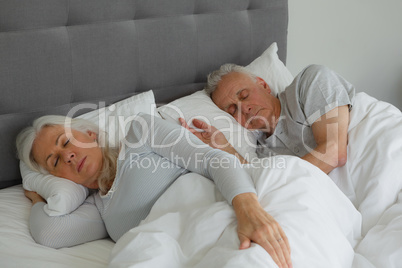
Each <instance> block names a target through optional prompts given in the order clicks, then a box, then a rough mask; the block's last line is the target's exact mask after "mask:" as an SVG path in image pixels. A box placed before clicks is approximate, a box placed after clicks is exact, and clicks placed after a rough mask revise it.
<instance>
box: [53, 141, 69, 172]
mask: <svg viewBox="0 0 402 268" xmlns="http://www.w3.org/2000/svg"><path fill="white" fill-rule="evenodd" d="M69 142H70V139H68V140H67V141H66V142H65V143H64V144H63V147H66V146H67V145H68V143H69ZM59 159H60V157H57V158H56V162H54V167H56V166H57V163H58V162H59Z"/></svg>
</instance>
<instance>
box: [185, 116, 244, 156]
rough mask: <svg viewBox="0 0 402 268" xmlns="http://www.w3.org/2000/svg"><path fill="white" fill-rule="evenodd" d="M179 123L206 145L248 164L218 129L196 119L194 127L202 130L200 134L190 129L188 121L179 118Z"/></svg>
mask: <svg viewBox="0 0 402 268" xmlns="http://www.w3.org/2000/svg"><path fill="white" fill-rule="evenodd" d="M179 122H180V124H181V126H182V127H184V128H186V129H188V130H189V131H190V132H191V133H193V134H194V135H195V136H196V137H197V138H199V139H200V140H201V141H202V142H204V143H205V144H208V145H209V146H211V147H212V148H215V149H220V150H222V151H225V152H227V153H230V154H232V155H234V156H236V157H237V158H238V159H239V160H240V163H242V164H247V163H248V162H247V161H246V159H244V158H243V156H241V155H240V154H239V153H238V152H237V151H236V149H235V148H234V147H233V145H232V144H230V143H229V142H228V140H227V139H226V137H225V135H223V133H222V132H221V131H220V130H219V129H217V128H216V127H214V126H211V125H208V124H207V123H205V122H203V121H201V120H198V119H194V120H193V124H194V126H195V127H197V128H199V129H201V130H202V132H199V131H197V130H196V129H194V128H190V126H189V125H188V124H187V123H186V121H185V120H184V119H183V118H179Z"/></svg>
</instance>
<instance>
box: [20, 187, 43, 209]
mask: <svg viewBox="0 0 402 268" xmlns="http://www.w3.org/2000/svg"><path fill="white" fill-rule="evenodd" d="M24 194H25V196H26V197H28V198H29V199H30V200H31V201H32V205H35V204H36V203H38V202H45V203H46V200H45V199H43V198H42V196H40V195H39V194H38V193H37V192H34V191H28V190H24Z"/></svg>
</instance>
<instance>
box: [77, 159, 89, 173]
mask: <svg viewBox="0 0 402 268" xmlns="http://www.w3.org/2000/svg"><path fill="white" fill-rule="evenodd" d="M85 160H87V157H86V156H85V157H84V158H83V159H81V161H80V162H78V164H77V171H78V172H80V171H81V169H82V168H83V167H84V164H85Z"/></svg>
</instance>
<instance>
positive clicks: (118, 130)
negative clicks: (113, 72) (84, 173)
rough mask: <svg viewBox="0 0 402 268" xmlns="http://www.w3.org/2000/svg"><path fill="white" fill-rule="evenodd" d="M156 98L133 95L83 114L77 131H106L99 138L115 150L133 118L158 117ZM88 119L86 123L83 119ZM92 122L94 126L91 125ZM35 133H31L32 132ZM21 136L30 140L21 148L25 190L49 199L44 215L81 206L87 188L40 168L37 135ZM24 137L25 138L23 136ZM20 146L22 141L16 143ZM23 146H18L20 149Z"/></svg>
mask: <svg viewBox="0 0 402 268" xmlns="http://www.w3.org/2000/svg"><path fill="white" fill-rule="evenodd" d="M155 108H156V105H155V99H154V95H153V92H152V91H148V92H144V93H141V94H137V95H134V96H132V97H130V98H127V99H125V100H122V101H120V102H117V103H115V104H112V105H110V106H108V107H104V108H101V109H99V110H94V111H92V112H89V113H87V114H84V115H81V116H79V117H78V119H77V120H76V119H74V120H73V124H74V128H77V129H78V130H81V131H86V130H90V131H94V132H96V133H98V134H103V133H104V132H105V131H104V130H107V131H109V135H107V136H102V135H101V136H99V138H100V140H99V141H100V142H102V139H106V138H107V139H108V143H109V144H112V145H113V147H115V146H116V144H117V145H118V144H119V140H121V139H122V138H124V137H125V134H126V132H127V129H126V126H127V125H128V124H129V121H130V120H131V119H133V117H134V116H135V115H136V114H138V113H140V112H143V113H148V114H153V115H157V113H156V112H155ZM48 119H49V118H46V117H44V118H42V119H41V120H38V122H37V123H36V124H37V125H38V127H37V130H34V131H33V132H35V131H36V132H37V131H38V130H39V129H40V125H43V124H42V123H41V122H40V121H42V122H45V121H46V122H47V121H49V120H48ZM65 119H66V118H65V117H59V118H54V120H52V121H53V122H54V123H55V124H63V125H64V123H65ZM82 119H85V120H82ZM88 121H91V122H92V124H88ZM31 131H32V130H31ZM26 134H27V133H25V135H24V134H23V135H20V137H19V139H27V138H28V136H29V137H30V138H28V139H31V141H27V142H25V144H27V145H26V146H25V147H26V148H18V151H20V153H19V155H20V159H21V160H22V161H21V162H20V170H21V175H22V179H23V187H24V188H25V189H26V190H30V191H35V192H37V193H38V194H40V195H41V196H42V197H43V198H45V199H46V201H47V204H46V205H45V207H44V210H45V212H46V213H47V214H48V215H50V216H59V215H64V214H68V213H70V212H71V211H73V210H75V209H76V208H77V207H78V206H80V205H81V204H82V203H83V202H84V200H85V199H86V197H87V195H88V189H87V188H85V187H84V186H82V185H79V184H76V183H74V182H72V181H69V180H66V179H64V178H59V177H56V176H53V175H51V174H48V172H46V171H44V170H43V169H41V168H40V167H39V166H38V165H36V164H35V163H34V162H32V155H31V149H32V143H33V140H32V139H34V137H35V135H34V134H35V133H31V135H26ZM24 136H25V137H24ZM17 143H18V144H21V143H22V141H21V140H19V141H18V142H17ZM18 146H19V147H21V146H20V145H17V147H18ZM28 165H29V166H28Z"/></svg>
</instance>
